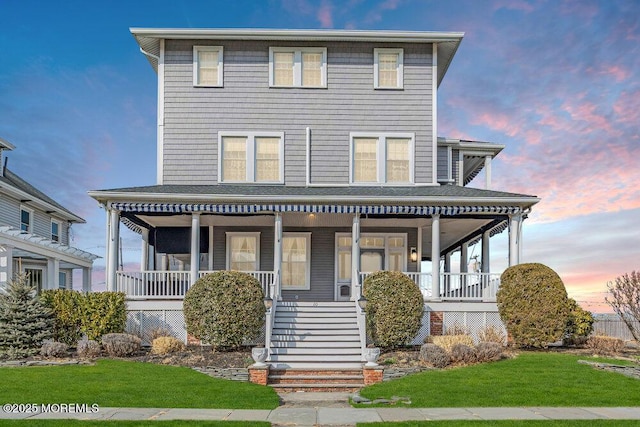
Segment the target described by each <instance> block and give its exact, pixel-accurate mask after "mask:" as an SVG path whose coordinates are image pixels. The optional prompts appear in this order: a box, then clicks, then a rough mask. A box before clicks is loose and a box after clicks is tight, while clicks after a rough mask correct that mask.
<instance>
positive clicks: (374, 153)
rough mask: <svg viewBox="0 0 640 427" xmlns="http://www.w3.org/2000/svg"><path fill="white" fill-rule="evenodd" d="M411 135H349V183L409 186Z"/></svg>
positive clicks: (356, 133) (411, 158) (411, 154)
mask: <svg viewBox="0 0 640 427" xmlns="http://www.w3.org/2000/svg"><path fill="white" fill-rule="evenodd" d="M413 141H414V136H413V134H368V133H360V132H353V133H351V182H352V183H362V184H368V183H369V184H379V183H382V184H408V183H412V182H413V146H414V143H413Z"/></svg>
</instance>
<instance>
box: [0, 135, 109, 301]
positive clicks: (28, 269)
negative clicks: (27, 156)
mask: <svg viewBox="0 0 640 427" xmlns="http://www.w3.org/2000/svg"><path fill="white" fill-rule="evenodd" d="M13 149H15V147H14V146H13V144H11V143H10V142H8V141H6V140H4V139H2V138H0V160H1V162H2V163H1V164H2V167H1V168H0V288H3V287H4V286H5V285H6V283H7V281H9V280H11V279H12V278H13V277H14V275H15V274H17V273H27V278H28V280H29V281H30V283H31V284H32V285H33V286H34V287H36V289H38V290H42V289H76V290H83V291H85V292H88V291H90V290H91V269H92V267H93V261H94V260H95V259H96V258H98V256H97V255H94V254H92V253H89V252H85V251H83V250H80V249H77V248H74V247H71V246H69V243H70V242H69V231H70V227H71V225H72V224H83V223H84V222H85V221H84V220H83V219H82V218H80V217H79V216H78V215H76V214H74V213H73V212H70V211H69V210H67V209H66V208H64V207H63V206H61V205H60V204H59V203H57V202H56V201H55V200H53V199H52V198H50V197H49V196H47V195H46V194H44V193H43V192H41V191H40V190H38V189H37V188H35V187H34V186H32V185H31V184H29V183H28V182H26V181H25V180H23V179H22V178H20V177H19V176H18V175H16V174H15V173H14V172H12V171H11V170H10V169H9V168H8V164H7V163H8V157H6V156H5V155H4V151H7V150H13ZM74 270H81V271H82V274H81V277H82V282H81V283H74V280H73V271H74Z"/></svg>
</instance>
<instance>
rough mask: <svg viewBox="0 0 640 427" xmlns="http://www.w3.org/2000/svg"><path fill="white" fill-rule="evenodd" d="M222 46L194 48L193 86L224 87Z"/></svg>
mask: <svg viewBox="0 0 640 427" xmlns="http://www.w3.org/2000/svg"><path fill="white" fill-rule="evenodd" d="M222 56H223V55H222V46H194V47H193V85H194V86H209V87H220V86H222V76H223V69H224V67H223V61H222Z"/></svg>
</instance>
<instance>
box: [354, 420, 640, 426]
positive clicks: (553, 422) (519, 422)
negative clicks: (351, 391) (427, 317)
mask: <svg viewBox="0 0 640 427" xmlns="http://www.w3.org/2000/svg"><path fill="white" fill-rule="evenodd" d="M357 426H358V427H584V426H589V427H637V426H638V420H499V421H498V420H491V421H479V420H478V421H477V420H467V421H464V420H453V421H405V422H397V423H393V422H390V423H358V424H357Z"/></svg>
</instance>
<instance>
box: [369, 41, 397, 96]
mask: <svg viewBox="0 0 640 427" xmlns="http://www.w3.org/2000/svg"><path fill="white" fill-rule="evenodd" d="M403 74H404V51H403V50H402V49H389V48H376V49H373V87H374V88H375V89H402V88H403V86H404V77H403Z"/></svg>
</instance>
